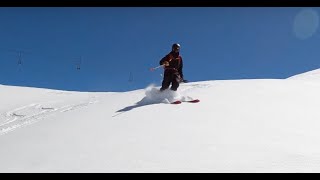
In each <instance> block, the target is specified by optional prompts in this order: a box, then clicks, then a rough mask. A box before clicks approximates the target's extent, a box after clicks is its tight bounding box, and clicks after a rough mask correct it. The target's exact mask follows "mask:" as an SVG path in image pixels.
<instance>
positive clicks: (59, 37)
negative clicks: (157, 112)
mask: <svg viewBox="0 0 320 180" xmlns="http://www.w3.org/2000/svg"><path fill="white" fill-rule="evenodd" d="M319 12H320V8H317V7H313V8H299V7H290V8H289V7H288V8H285V7H269V8H267V7H248V8H244V7H234V8H233V7H224V8H223V7H208V8H201V7H188V8H186V7H183V8H177V7H144V8H142V7H141V8H136V7H77V8H71V7H36V8H31V7H21V8H19V7H10V8H8V7H2V8H0V22H1V25H0V43H1V44H0V84H5V85H17V86H29V87H41V88H51V89H60V90H76V91H127V90H132V89H140V88H144V87H146V86H147V85H148V84H150V83H156V84H157V85H160V82H161V80H162V77H161V75H160V74H161V73H162V70H161V69H158V70H157V71H155V72H150V71H149V68H151V67H155V66H158V63H159V60H160V59H161V58H162V57H163V56H164V55H166V54H167V53H168V52H169V51H170V50H171V44H172V43H176V42H177V43H180V44H181V55H182V57H183V60H184V75H185V79H187V80H189V81H204V80H228V79H257V78H259V79H261V78H263V79H265V78H276V79H278V78H287V77H289V76H292V75H295V74H298V73H303V72H306V71H310V70H313V69H317V68H319V67H320V37H319V30H318V24H319V17H318V13H319ZM15 51H23V52H24V53H22V56H21V57H22V61H21V63H22V64H19V63H18V59H19V58H18V53H17V52H15ZM80 57H82V62H81V65H80V70H77V68H76V66H77V62H79V58H80ZM130 79H131V80H132V81H129V80H130Z"/></svg>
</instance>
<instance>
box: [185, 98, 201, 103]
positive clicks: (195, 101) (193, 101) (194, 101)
mask: <svg viewBox="0 0 320 180" xmlns="http://www.w3.org/2000/svg"><path fill="white" fill-rule="evenodd" d="M188 102H191V103H197V102H200V100H199V99H194V100H191V101H188Z"/></svg>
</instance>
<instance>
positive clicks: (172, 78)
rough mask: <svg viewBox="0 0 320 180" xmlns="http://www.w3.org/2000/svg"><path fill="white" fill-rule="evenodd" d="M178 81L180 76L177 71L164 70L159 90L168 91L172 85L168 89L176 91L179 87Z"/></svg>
mask: <svg viewBox="0 0 320 180" xmlns="http://www.w3.org/2000/svg"><path fill="white" fill-rule="evenodd" d="M180 79H181V78H180V74H179V73H178V72H177V71H174V70H166V71H165V72H164V76H163V80H162V87H161V88H160V91H163V90H165V89H168V88H169V86H170V84H172V85H171V88H170V89H171V90H173V91H176V90H177V89H178V87H179V83H180Z"/></svg>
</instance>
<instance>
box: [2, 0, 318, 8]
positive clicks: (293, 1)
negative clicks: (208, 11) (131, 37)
mask: <svg viewBox="0 0 320 180" xmlns="http://www.w3.org/2000/svg"><path fill="white" fill-rule="evenodd" d="M0 6H1V7H314V6H317V7H320V0H3V1H1V2H0Z"/></svg>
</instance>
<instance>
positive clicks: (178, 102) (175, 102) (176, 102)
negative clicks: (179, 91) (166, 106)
mask: <svg viewBox="0 0 320 180" xmlns="http://www.w3.org/2000/svg"><path fill="white" fill-rule="evenodd" d="M171 104H181V101H179V100H178V101H174V102H172V103H171Z"/></svg>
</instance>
